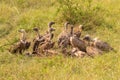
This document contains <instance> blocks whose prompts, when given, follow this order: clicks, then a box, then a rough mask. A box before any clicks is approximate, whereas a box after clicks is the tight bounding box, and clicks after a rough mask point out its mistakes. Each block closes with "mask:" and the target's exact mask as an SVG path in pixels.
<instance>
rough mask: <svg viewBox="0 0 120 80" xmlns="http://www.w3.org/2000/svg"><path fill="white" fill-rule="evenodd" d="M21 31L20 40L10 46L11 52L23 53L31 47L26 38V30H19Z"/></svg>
mask: <svg viewBox="0 0 120 80" xmlns="http://www.w3.org/2000/svg"><path fill="white" fill-rule="evenodd" d="M19 32H20V33H21V37H20V41H19V42H18V43H16V44H15V45H13V46H12V47H11V48H10V52H11V53H20V54H22V53H23V52H24V51H25V50H26V49H28V48H29V47H30V44H31V43H30V42H29V41H27V40H26V31H25V30H24V29H21V30H19Z"/></svg>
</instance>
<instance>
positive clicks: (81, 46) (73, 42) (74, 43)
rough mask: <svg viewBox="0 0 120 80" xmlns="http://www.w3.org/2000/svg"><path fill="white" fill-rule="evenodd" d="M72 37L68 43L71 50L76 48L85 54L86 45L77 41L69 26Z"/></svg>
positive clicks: (81, 41) (79, 40)
mask: <svg viewBox="0 0 120 80" xmlns="http://www.w3.org/2000/svg"><path fill="white" fill-rule="evenodd" d="M71 33H72V36H71V37H70V43H71V45H72V46H73V48H77V49H79V50H80V51H83V52H86V44H85V42H84V41H83V40H81V39H79V38H78V37H77V36H76V35H74V34H73V26H71Z"/></svg>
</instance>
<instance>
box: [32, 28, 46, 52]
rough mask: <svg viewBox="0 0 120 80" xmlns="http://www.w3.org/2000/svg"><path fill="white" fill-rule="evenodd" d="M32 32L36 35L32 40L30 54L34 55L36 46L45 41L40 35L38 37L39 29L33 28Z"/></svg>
mask: <svg viewBox="0 0 120 80" xmlns="http://www.w3.org/2000/svg"><path fill="white" fill-rule="evenodd" d="M33 30H34V31H35V32H36V33H37V37H36V38H35V39H34V40H33V42H34V44H33V52H32V54H36V53H37V49H38V46H39V45H40V44H42V43H43V42H44V41H45V39H44V38H43V36H42V35H40V33H39V29H38V28H37V27H35V28H33Z"/></svg>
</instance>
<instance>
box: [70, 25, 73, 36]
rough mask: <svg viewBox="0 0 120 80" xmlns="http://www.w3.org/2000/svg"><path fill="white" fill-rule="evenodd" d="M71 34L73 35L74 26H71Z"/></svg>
mask: <svg viewBox="0 0 120 80" xmlns="http://www.w3.org/2000/svg"><path fill="white" fill-rule="evenodd" d="M70 34H71V35H73V27H71V31H70Z"/></svg>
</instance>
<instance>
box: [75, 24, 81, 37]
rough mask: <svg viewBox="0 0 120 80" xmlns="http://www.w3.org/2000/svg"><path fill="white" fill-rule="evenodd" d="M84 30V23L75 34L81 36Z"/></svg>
mask: <svg viewBox="0 0 120 80" xmlns="http://www.w3.org/2000/svg"><path fill="white" fill-rule="evenodd" d="M82 30H83V25H79V27H78V30H77V31H76V32H74V35H76V37H78V38H80V36H81V33H82Z"/></svg>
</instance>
